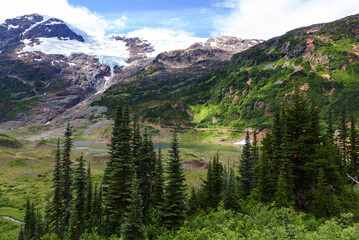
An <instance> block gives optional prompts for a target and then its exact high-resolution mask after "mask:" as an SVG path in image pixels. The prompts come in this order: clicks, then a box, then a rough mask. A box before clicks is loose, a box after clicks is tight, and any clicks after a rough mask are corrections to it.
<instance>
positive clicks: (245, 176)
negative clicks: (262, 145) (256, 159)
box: [238, 131, 255, 197]
mask: <svg viewBox="0 0 359 240" xmlns="http://www.w3.org/2000/svg"><path fill="white" fill-rule="evenodd" d="M241 156H242V158H241V162H240V165H239V170H238V172H239V175H240V189H241V192H242V194H243V196H244V197H246V196H248V195H249V193H250V192H251V190H252V186H253V185H254V184H253V182H254V181H255V180H254V169H253V168H254V166H253V162H252V160H253V158H252V156H251V142H250V139H249V133H248V131H247V134H246V139H245V144H244V147H243V151H242V155H241Z"/></svg>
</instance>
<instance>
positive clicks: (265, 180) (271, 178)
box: [253, 132, 277, 202]
mask: <svg viewBox="0 0 359 240" xmlns="http://www.w3.org/2000/svg"><path fill="white" fill-rule="evenodd" d="M272 139H273V134H272V133H270V132H268V133H266V135H265V136H264V138H263V140H262V147H261V153H262V154H261V155H260V157H259V162H258V164H257V165H256V166H255V173H256V177H257V187H256V189H255V191H254V192H253V194H254V195H255V196H254V197H255V199H257V200H259V201H262V202H270V201H272V200H273V198H274V192H275V191H276V187H277V182H276V181H277V178H276V176H275V175H274V171H273V167H272V163H273V161H272V153H273V141H272Z"/></svg>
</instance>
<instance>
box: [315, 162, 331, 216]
mask: <svg viewBox="0 0 359 240" xmlns="http://www.w3.org/2000/svg"><path fill="white" fill-rule="evenodd" d="M328 195H329V189H328V186H327V182H326V180H325V176H324V171H323V168H320V169H319V173H318V177H317V186H316V190H315V191H314V212H315V214H316V215H317V216H318V217H327V216H328V215H329V212H328V209H329V207H330V202H329V196H328Z"/></svg>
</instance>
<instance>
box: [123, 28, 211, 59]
mask: <svg viewBox="0 0 359 240" xmlns="http://www.w3.org/2000/svg"><path fill="white" fill-rule="evenodd" d="M126 35H127V36H128V37H139V36H140V37H141V38H143V39H145V40H148V41H149V42H150V43H151V44H152V45H153V46H154V48H155V52H154V53H152V56H156V55H157V54H159V53H161V52H165V51H170V50H174V49H185V48H188V47H189V46H191V45H192V44H194V43H197V42H205V41H206V40H207V38H199V37H194V36H192V34H190V33H188V32H185V31H173V30H168V29H165V28H147V27H146V28H142V29H139V30H136V31H133V32H130V33H128V34H126Z"/></svg>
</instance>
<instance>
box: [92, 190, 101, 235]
mask: <svg viewBox="0 0 359 240" xmlns="http://www.w3.org/2000/svg"><path fill="white" fill-rule="evenodd" d="M91 207H92V209H91V228H92V229H97V232H98V233H99V234H101V230H102V187H101V186H100V187H99V188H98V186H97V184H96V185H95V189H94V193H93V200H92V204H91Z"/></svg>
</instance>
